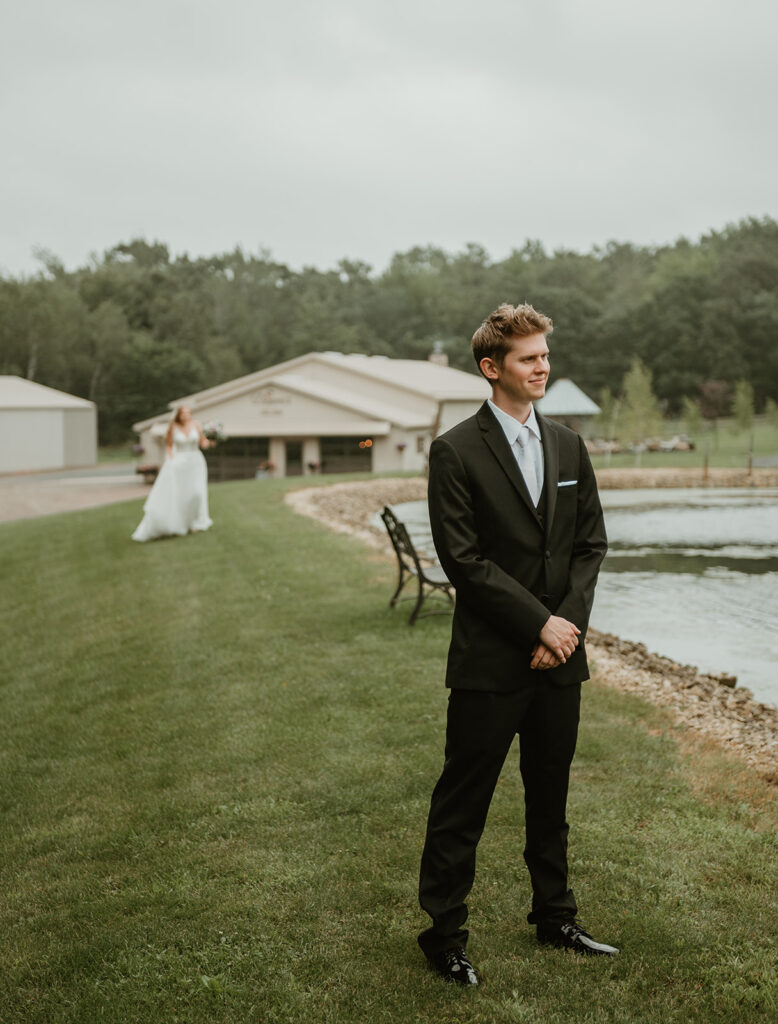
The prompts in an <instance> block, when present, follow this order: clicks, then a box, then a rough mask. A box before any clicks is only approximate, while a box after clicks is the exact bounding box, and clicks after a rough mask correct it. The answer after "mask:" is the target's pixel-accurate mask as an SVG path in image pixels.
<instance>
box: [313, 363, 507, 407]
mask: <svg viewBox="0 0 778 1024" xmlns="http://www.w3.org/2000/svg"><path fill="white" fill-rule="evenodd" d="M321 355H322V356H323V357H324V359H326V360H327V362H330V363H334V364H335V365H340V366H343V367H344V368H345V369H349V370H352V371H353V372H354V373H360V374H363V375H364V376H367V377H373V378H375V379H376V380H381V381H385V382H386V383H388V384H395V385H397V386H399V387H402V388H406V390H408V391H414V392H416V393H418V394H422V395H425V396H426V397H428V398H434V399H435V400H436V401H447V402H455V401H468V400H477V399H479V398H480V399H486V398H488V397H489V395H490V394H491V389H490V387H489V385H488V384H487V383H486V381H485V380H484V378H483V377H481V376H480V375H479V374H475V373H465V372H464V370H456V369H454V367H453V366H441V365H440V364H439V363H431V362H429V361H428V360H426V359H390V358H389V357H388V356H364V355H360V354H356V353H352V354H350V355H343V354H342V353H340V352H323V353H321Z"/></svg>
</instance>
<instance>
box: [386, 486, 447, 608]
mask: <svg viewBox="0 0 778 1024" xmlns="http://www.w3.org/2000/svg"><path fill="white" fill-rule="evenodd" d="M381 519H383V521H384V526H385V527H386V532H387V533H388V534H389V539H390V540H391V542H392V547H393V548H394V553H395V555H396V556H397V569H398V579H397V589H396V590H395V592H394V594H393V595H392V599H391V600H390V602H389V607H390V608H394V606H395V604H397V602H398V600H405V598H400V593H401V591H402V589H403V587H404V586H405V584H406V583H407V582H408V580H410V579H415V580H416V584H417V591H416V604H415V605H414V607H413V611H412V612H411V615H410V618H409V619H408V625H409V626H413V625H414V623H415V622H416V620H417V619H418V618H424V617H425V616H427V615H441V614H449V613H450V612H451V610H452V609H453V607H454V594H453V590H454V587H453V584H452V583H451V581H450V580H449V579H448V577H447V576H446V574H445V573H444V572H443V570H442V569H441V567H440V566H439V565H422V562H421V559H420V558H419V554H418V552H417V551H416V548H415V547H414V545H413V541H412V540H411V538H410V535H409V533H408V530H407V528H406V526H405V524H404V523H402V522H400V520H399V519H398V518H397V516H396V515H395V514H394V512H393V511H392V509H391V508H390V506H389V505H386V506H385V507H384V510H383V512H382V513H381ZM433 595H434V596H441V595H445V596H446V597H447V598H448V605H447V606H446V607H445V608H435V609H431V610H430V611H426V612H424V613H423V614H422V612H421V609H422V605H423V604H424V602H425V601H426V599H427V598H428V597H430V596H433ZM409 599H411V600H412V597H411V595H409Z"/></svg>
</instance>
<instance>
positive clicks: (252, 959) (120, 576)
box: [0, 481, 778, 1024]
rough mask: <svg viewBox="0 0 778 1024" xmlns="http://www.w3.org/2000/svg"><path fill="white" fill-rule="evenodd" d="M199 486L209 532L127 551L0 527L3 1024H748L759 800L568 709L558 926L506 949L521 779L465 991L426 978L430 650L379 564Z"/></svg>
mask: <svg viewBox="0 0 778 1024" xmlns="http://www.w3.org/2000/svg"><path fill="white" fill-rule="evenodd" d="M287 486H288V482H285V481H259V482H254V481H251V482H246V483H237V484H222V485H219V486H218V487H212V488H211V507H212V513H213V517H214V520H215V526H214V528H213V529H212V530H211V531H210V532H208V533H206V534H203V535H197V536H191V537H187V538H177V539H172V540H165V541H158V542H155V543H152V544H147V545H137V544H134V543H132V542H131V541H130V539H129V537H130V533H131V531H132V530H133V528H134V527H135V525H136V524H137V521H138V519H139V517H140V502H132V503H127V504H122V505H113V506H109V507H107V508H104V509H98V510H90V511H87V512H80V513H74V514H67V515H61V516H56V517H50V518H45V519H40V520H37V521H29V522H21V523H10V524H6V525H4V526H2V527H0V565H2V590H1V594H2V596H1V598H0V601H1V605H2V607H1V609H0V612H1V614H0V676H1V679H2V691H1V692H2V709H3V714H2V730H3V737H2V745H1V751H2V771H1V772H0V785H1V786H2V812H1V813H2V819H1V820H0V835H1V836H2V839H1V840H0V842H1V843H2V847H1V849H2V857H1V858H0V863H1V867H2V876H1V884H2V899H0V915H2V920H1V922H0V924H1V927H2V938H0V950H2V963H1V964H0V970H1V974H0V979H1V980H0V989H1V992H0V1020H2V1021H3V1024H12V1022H21V1021H24V1022H33V1021H34V1022H45V1024H54V1022H59V1021H83V1022H90V1024H91V1022H98V1021H100V1022H102V1021H111V1022H122V1024H128V1022H135V1021H143V1022H146V1021H149V1022H150V1021H159V1022H165V1024H167V1022H187V1024H199V1022H230V1024H244V1022H246V1024H248V1022H262V1024H287V1022H289V1024H304V1022H319V1021H321V1022H333V1024H335V1022H337V1024H351V1022H354V1024H356V1022H360V1024H370V1022H374V1021H376V1022H380V1021H387V1022H388V1021H391V1022H393V1024H397V1022H400V1024H406V1022H430V1024H432V1022H436V1024H437V1022H460V1021H461V1022H465V1021H467V1022H470V1021H473V1022H484V1024H487V1022H488V1024H491V1022H503V1021H505V1022H513V1021H521V1022H538V1024H540V1022H543V1024H556V1022H560V1024H561V1022H563V1021H565V1022H567V1021H571V1020H574V1021H576V1022H609V1021H613V1022H628V1021H629V1022H633V1021H646V1022H648V1021H651V1022H656V1024H660V1022H661V1024H665V1022H668V1021H679V1022H681V1021H689V1020H694V1021H705V1022H711V1021H748V1022H752V1021H775V1019H776V1016H778V978H777V975H776V954H777V953H778V946H777V945H776V941H777V940H778V924H777V922H778V916H777V915H776V892H778V856H777V854H778V843H777V842H776V831H775V826H776V823H777V821H776V819H777V818H778V814H777V813H776V808H775V803H774V801H773V792H774V790H772V789H771V788H770V787H769V786H768V785H767V784H766V783H765V782H763V781H761V780H760V779H758V778H757V777H755V776H754V775H752V774H751V773H750V772H748V771H747V770H746V769H745V768H743V767H742V766H740V765H739V764H738V763H737V762H734V761H728V760H726V759H725V758H724V757H723V756H722V755H721V754H720V752H718V751H717V750H716V749H715V748H705V747H702V746H700V745H698V744H695V743H690V742H689V738H688V737H686V738H685V741H684V743H683V744H680V745H679V744H678V743H677V742H676V740H675V739H674V737H673V734H672V731H671V730H670V729H669V727H668V724H667V720H666V718H665V717H664V716H663V715H662V714H661V713H660V712H659V711H657V710H655V709H653V708H652V707H650V706H648V705H646V704H644V703H642V702H640V701H638V700H637V699H635V698H632V697H629V696H626V695H622V694H619V693H617V692H615V691H612V690H608V689H606V688H604V687H601V686H599V685H598V684H597V682H596V680H595V681H594V682H592V683H590V684H587V687H586V690H585V702H584V713H583V723H582V729H581V738H580V743H579V749H578V754H577V758H576V762H575V766H574V770H573V778H572V788H571V796H570V814H569V816H570V821H571V826H572V829H571V845H570V855H571V866H572V875H573V884H574V887H575V890H576V893H577V896H578V900H579V903H580V905H581V908H582V920H583V921H584V923H586V924H588V925H589V926H590V927H591V929H592V930H593V931H594V933H595V935H596V936H597V937H602V938H603V939H605V940H607V941H612V942H615V943H616V944H617V945H619V946H621V947H622V954H621V956H620V957H618V958H617V959H615V960H612V961H611V960H591V961H590V960H580V959H577V958H575V957H574V956H571V955H569V954H566V953H564V952H561V951H551V950H545V949H541V948H539V947H538V946H537V944H536V943H535V940H534V936H533V933H532V931H531V929H530V928H529V926H528V925H527V924H526V923H525V916H526V913H527V911H528V907H529V887H528V881H527V877H526V872H525V869H524V866H523V861H522V857H521V848H522V808H521V793H522V791H521V783H520V777H519V771H518V757H517V752H516V751H513V752H512V755H511V757H510V758H509V761H508V762H507V764H506V767H505V770H504V773H503V777H502V780H501V782H500V785H499V786H498V790H497V794H496V797H495V801H494V804H493V806H492V810H491V814H490V819H489V822H488V825H487V830H486V833H485V835H484V839H483V841H482V844H481V847H480V849H479V867H478V877H477V881H476V888H475V890H474V892H473V896H472V900H471V926H472V929H473V932H472V937H471V945H470V950H471V952H472V955H473V958H474V960H475V962H476V963H477V965H478V966H479V968H480V969H481V971H482V974H483V984H482V986H481V987H480V989H479V990H477V991H461V990H459V989H456V988H453V987H451V986H446V985H445V984H444V983H442V982H441V981H439V980H438V979H437V978H436V977H435V976H434V975H433V974H432V973H431V972H429V971H428V970H427V969H426V968H425V965H424V961H423V959H422V957H421V954H420V952H419V950H418V948H417V946H416V941H415V937H416V934H417V932H418V931H419V929H420V928H421V927H423V926H424V923H425V921H424V918H423V915H422V913H421V912H420V911H419V909H418V907H417V903H416V878H417V868H418V860H419V854H420V850H421V843H422V838H423V831H424V824H425V819H426V813H427V807H428V801H429V796H430V793H431V790H432V786H433V784H434V782H435V780H436V777H437V774H438V772H439V770H440V767H441V763H442V752H443V726H444V714H445V703H446V691H445V689H444V687H443V682H442V679H443V668H444V659H445V652H446V647H447V640H448V632H449V628H450V620H449V618H448V617H445V616H441V617H434V618H429V619H424V620H422V621H420V622H419V623H418V625H417V626H416V627H415V628H413V629H409V628H408V626H407V625H406V617H407V606H406V607H405V608H404V609H402V611H394V612H392V611H390V610H389V609H388V607H387V600H388V597H389V595H390V593H391V588H392V585H393V580H394V576H393V571H394V570H393V567H392V564H391V562H390V561H389V560H388V559H385V558H383V557H382V556H381V555H380V554H379V553H376V552H373V551H371V550H370V549H368V548H366V547H365V546H364V545H362V544H361V543H360V542H358V541H356V540H354V539H352V538H349V537H344V536H342V535H337V534H334V533H331V532H330V531H328V530H327V529H325V528H324V527H322V526H321V525H319V524H317V523H315V522H312V521H309V520H307V519H304V518H302V517H300V516H298V515H296V514H295V513H293V512H291V511H290V510H289V509H288V508H287V507H286V506H284V504H283V501H282V499H283V492H284V490H285V488H286V487H287Z"/></svg>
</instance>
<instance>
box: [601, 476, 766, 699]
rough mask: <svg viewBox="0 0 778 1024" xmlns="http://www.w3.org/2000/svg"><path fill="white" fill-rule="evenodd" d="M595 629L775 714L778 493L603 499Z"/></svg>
mask: <svg viewBox="0 0 778 1024" xmlns="http://www.w3.org/2000/svg"><path fill="white" fill-rule="evenodd" d="M600 496H601V498H602V503H603V507H604V508H605V521H606V526H607V530H608V541H609V552H608V557H607V558H606V560H605V562H604V564H603V571H602V573H601V574H600V581H599V583H598V585H597V593H596V596H595V601H594V609H593V611H592V618H591V623H592V625H593V626H594V627H595V628H597V629H600V630H603V631H606V632H609V633H615V634H616V635H617V636H620V637H623V638H624V639H627V640H637V641H640V642H642V643H644V644H645V645H646V646H647V647H648V648H649V650H652V651H656V652H658V653H660V654H665V655H667V656H668V657H670V658H673V659H675V660H676V661H680V662H684V663H686V664H691V665H697V666H698V667H699V668H700V669H702V670H703V671H708V672H729V673H732V674H733V675H736V676H737V677H738V685H739V686H747V687H748V688H749V689H751V690H752V691H753V692H754V694H755V696H756V697H757V698H758V699H759V700H762V701H764V702H766V703H770V704H775V705H778V489H773V488H770V489H748V490H746V489H742V488H737V489H727V490H716V489H694V490H685V489H684V490H681V489H678V490H660V491H657V490H650V491H640V490H636V491H602V492H601V494H600Z"/></svg>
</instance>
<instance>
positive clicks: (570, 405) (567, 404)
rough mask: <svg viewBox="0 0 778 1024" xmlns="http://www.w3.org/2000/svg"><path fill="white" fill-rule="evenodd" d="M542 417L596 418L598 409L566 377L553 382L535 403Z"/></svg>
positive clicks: (597, 406)
mask: <svg viewBox="0 0 778 1024" xmlns="http://www.w3.org/2000/svg"><path fill="white" fill-rule="evenodd" d="M537 407H538V411H539V412H542V413H543V415H544V416H597V415H598V413H599V412H600V407H599V405H597V403H596V402H593V401H592V400H591V398H589V396H588V395H585V394H584V393H583V391H581V389H580V388H579V387H578V385H577V384H573V382H572V381H571V380H569V379H568V378H567V377H560V378H559V380H556V381H554V383H553V384H552V385H551V387H550V388H549V389H548V391H547V392H546V396H545V398H541V399H540V401H539V402H538V403H537Z"/></svg>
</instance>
